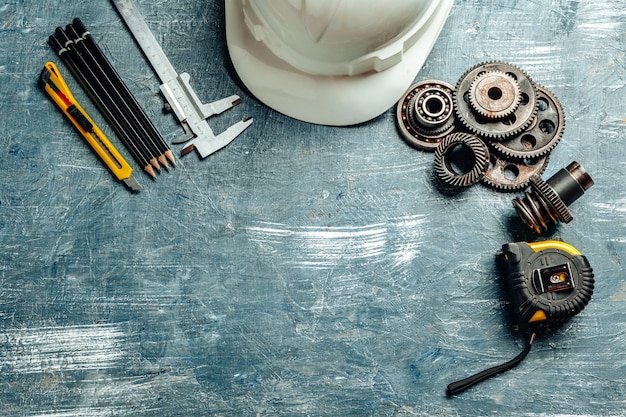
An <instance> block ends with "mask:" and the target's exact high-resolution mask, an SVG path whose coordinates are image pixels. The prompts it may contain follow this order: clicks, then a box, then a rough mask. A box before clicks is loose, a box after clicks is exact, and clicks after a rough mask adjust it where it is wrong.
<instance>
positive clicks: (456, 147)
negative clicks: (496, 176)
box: [435, 132, 489, 191]
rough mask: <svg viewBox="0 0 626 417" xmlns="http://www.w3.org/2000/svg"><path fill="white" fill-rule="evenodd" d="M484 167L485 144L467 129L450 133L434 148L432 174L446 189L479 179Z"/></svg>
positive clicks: (486, 156)
mask: <svg viewBox="0 0 626 417" xmlns="http://www.w3.org/2000/svg"><path fill="white" fill-rule="evenodd" d="M488 167H489V148H487V145H486V144H485V143H484V142H483V141H482V140H480V139H479V138H478V137H477V136H475V135H472V134H470V133H463V132H455V133H452V134H450V135H448V136H446V137H445V138H444V139H443V140H442V141H441V143H440V144H439V146H437V149H435V174H436V176H437V178H438V179H439V180H440V182H441V183H440V184H441V185H442V187H443V188H444V189H446V190H449V191H456V190H458V189H460V188H463V187H468V186H470V185H472V184H474V183H476V182H478V181H480V179H481V178H482V177H483V176H484V175H485V172H486V171H487V168H488Z"/></svg>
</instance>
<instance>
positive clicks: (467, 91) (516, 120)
mask: <svg viewBox="0 0 626 417" xmlns="http://www.w3.org/2000/svg"><path fill="white" fill-rule="evenodd" d="M489 73H491V75H495V74H500V73H503V74H505V75H506V76H507V77H511V78H512V79H514V80H515V81H516V83H517V85H519V104H518V105H517V107H516V108H515V110H514V111H513V112H511V113H510V114H508V116H506V117H500V118H488V117H485V116H484V115H483V114H481V113H480V112H478V111H476V110H475V109H474V107H473V106H472V98H471V95H472V91H471V90H472V86H473V85H474V87H475V88H474V90H475V89H476V85H477V84H475V82H477V81H480V78H481V77H483V76H485V74H489ZM499 79H500V81H503V80H508V78H506V79H504V78H501V77H499ZM488 92H489V89H487V93H488ZM497 95H498V94H497V91H496V92H495V93H494V97H497ZM479 101H480V100H479ZM474 103H476V98H474ZM454 105H455V111H456V115H457V118H458V119H459V121H460V123H461V124H462V125H463V126H464V127H465V128H466V129H467V130H469V131H470V132H472V133H475V134H476V135H478V136H480V137H481V138H484V139H485V140H487V141H499V140H503V139H506V138H509V137H511V136H514V135H516V134H518V133H520V132H522V131H524V130H525V129H526V128H527V127H528V126H529V125H530V124H531V123H532V121H533V120H534V118H535V117H536V115H537V91H536V89H535V84H534V83H533V81H532V80H531V79H530V77H529V76H528V75H526V73H524V71H522V70H521V69H519V68H517V67H516V66H514V65H512V64H507V63H504V62H488V63H483V64H480V65H477V66H475V67H473V68H471V69H469V70H468V71H467V72H466V73H465V74H464V75H463V76H462V77H461V78H460V79H459V81H458V83H457V86H456V91H455V95H454ZM511 106H514V105H513V104H511ZM509 109H510V106H509ZM505 113H506V112H505Z"/></svg>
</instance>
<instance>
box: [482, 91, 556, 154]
mask: <svg viewBox="0 0 626 417" xmlns="http://www.w3.org/2000/svg"><path fill="white" fill-rule="evenodd" d="M537 100H538V103H539V105H538V112H537V117H536V118H535V120H534V121H533V123H532V124H531V125H530V126H529V127H528V128H527V129H526V130H525V131H524V132H522V133H520V134H518V135H515V136H513V137H512V138H510V139H506V140H503V141H501V142H493V143H491V144H490V145H491V147H492V149H493V150H494V151H495V152H497V153H499V154H500V155H502V156H504V157H506V158H507V159H515V160H524V159H534V158H541V157H543V156H545V155H547V154H549V153H550V152H551V151H552V149H554V148H555V147H556V145H557V144H558V143H559V142H560V140H561V137H562V136H563V131H564V130H565V113H564V112H563V107H562V106H561V103H560V102H559V100H558V99H557V98H556V97H555V96H554V94H552V92H551V91H550V90H548V89H547V88H545V87H543V86H540V85H537Z"/></svg>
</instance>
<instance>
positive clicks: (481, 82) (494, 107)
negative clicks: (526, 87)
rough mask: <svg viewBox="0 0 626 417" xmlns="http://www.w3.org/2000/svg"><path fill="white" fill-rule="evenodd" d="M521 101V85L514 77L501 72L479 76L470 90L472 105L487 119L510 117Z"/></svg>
mask: <svg viewBox="0 0 626 417" xmlns="http://www.w3.org/2000/svg"><path fill="white" fill-rule="evenodd" d="M521 99H522V97H521V92H520V86H519V83H518V82H517V81H516V79H515V78H514V77H513V76H512V75H510V74H506V73H504V72H501V71H488V72H485V73H482V74H479V75H478V76H476V79H474V82H472V84H471V85H470V89H469V101H470V105H471V106H472V108H473V109H474V111H475V112H476V113H478V114H480V115H481V116H483V117H485V118H486V119H502V118H505V117H507V116H510V115H511V114H512V113H513V112H514V111H515V110H517V107H518V106H519V104H520V101H521Z"/></svg>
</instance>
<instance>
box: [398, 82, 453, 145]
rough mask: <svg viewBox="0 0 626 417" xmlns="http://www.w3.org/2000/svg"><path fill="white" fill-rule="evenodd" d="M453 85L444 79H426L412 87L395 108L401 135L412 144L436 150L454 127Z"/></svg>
mask: <svg viewBox="0 0 626 417" xmlns="http://www.w3.org/2000/svg"><path fill="white" fill-rule="evenodd" d="M453 94H454V87H453V86H452V85H451V84H448V83H446V82H444V81H437V80H425V81H420V82H419V83H416V84H414V85H412V86H411V87H409V89H408V91H407V92H406V93H405V95H404V97H403V98H402V99H401V100H400V101H399V102H398V106H397V108H396V122H397V124H398V129H399V130H400V133H401V134H402V137H403V138H404V139H405V140H406V141H407V142H409V143H410V144H411V145H413V146H415V147H417V148H419V149H422V150H425V151H434V150H435V148H436V147H437V145H439V143H440V142H441V141H442V139H443V138H444V137H445V136H446V135H448V134H450V133H452V131H453V130H454V128H455V123H454V122H455V120H454V104H453V99H452V96H453Z"/></svg>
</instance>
